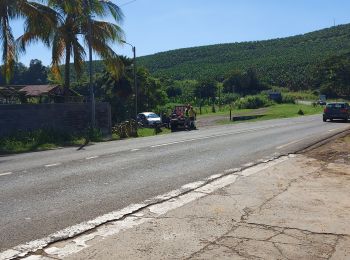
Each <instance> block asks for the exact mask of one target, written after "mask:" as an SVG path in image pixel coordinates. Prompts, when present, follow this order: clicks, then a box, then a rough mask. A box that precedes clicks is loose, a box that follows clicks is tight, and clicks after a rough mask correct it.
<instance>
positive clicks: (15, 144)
mask: <svg viewBox="0 0 350 260" xmlns="http://www.w3.org/2000/svg"><path fill="white" fill-rule="evenodd" d="M96 140H97V139H96ZM84 142H85V138H84V137H83V136H78V135H73V134H69V133H64V132H60V131H55V130H52V129H40V130H35V131H18V132H16V133H13V134H11V135H9V136H6V137H2V138H0V154H13V153H24V152H32V151H43V150H49V149H55V148H58V147H63V146H78V145H82V144H83V143H84Z"/></svg>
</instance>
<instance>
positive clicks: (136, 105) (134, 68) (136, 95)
mask: <svg viewBox="0 0 350 260" xmlns="http://www.w3.org/2000/svg"><path fill="white" fill-rule="evenodd" d="M121 42H122V43H125V44H127V45H130V46H131V48H132V52H133V55H134V57H133V65H134V66H133V73H134V89H135V118H137V114H138V113H137V112H138V89H137V77H136V47H135V46H134V45H132V44H130V43H128V42H126V41H124V40H122V41H121Z"/></svg>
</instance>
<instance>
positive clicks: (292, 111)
mask: <svg viewBox="0 0 350 260" xmlns="http://www.w3.org/2000/svg"><path fill="white" fill-rule="evenodd" d="M299 110H301V111H302V112H303V113H304V116H307V115H315V114H320V113H322V111H323V107H322V106H315V107H314V106H308V105H302V104H279V105H273V106H270V107H267V108H266V112H264V113H263V114H262V116H261V117H259V118H254V119H251V120H245V121H261V120H269V119H278V118H291V117H298V116H301V115H299V114H298V111H299ZM254 111H256V109H244V110H232V114H233V115H240V116H245V115H251V114H254ZM226 115H227V114H226ZM239 122H244V121H229V120H219V121H218V124H233V123H239Z"/></svg>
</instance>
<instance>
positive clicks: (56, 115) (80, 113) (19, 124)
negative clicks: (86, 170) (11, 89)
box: [0, 103, 112, 136]
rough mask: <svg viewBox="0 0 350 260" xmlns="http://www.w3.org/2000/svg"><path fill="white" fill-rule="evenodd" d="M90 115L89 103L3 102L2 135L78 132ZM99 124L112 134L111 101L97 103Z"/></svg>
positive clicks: (86, 125) (0, 116)
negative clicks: (19, 103)
mask: <svg viewBox="0 0 350 260" xmlns="http://www.w3.org/2000/svg"><path fill="white" fill-rule="evenodd" d="M90 118H91V111H90V105H89V104H88V103H77V104H75V103H63V104H37V105H29V104H21V105H0V136H5V135H8V134H11V133H13V132H15V131H18V130H23V131H27V130H36V129H40V128H53V129H56V130H62V131H70V132H74V133H78V132H83V131H85V130H86V129H87V127H88V126H89V124H90ZM96 127H97V128H99V129H101V131H102V133H103V134H104V135H109V134H110V133H111V128H112V123H111V107H110V105H109V104H108V103H96Z"/></svg>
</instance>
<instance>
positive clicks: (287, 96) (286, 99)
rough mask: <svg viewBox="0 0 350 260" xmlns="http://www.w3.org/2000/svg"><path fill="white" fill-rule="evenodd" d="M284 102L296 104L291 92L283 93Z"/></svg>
mask: <svg viewBox="0 0 350 260" xmlns="http://www.w3.org/2000/svg"><path fill="white" fill-rule="evenodd" d="M282 103H284V104H295V97H294V96H293V95H291V94H289V93H284V94H282Z"/></svg>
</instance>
